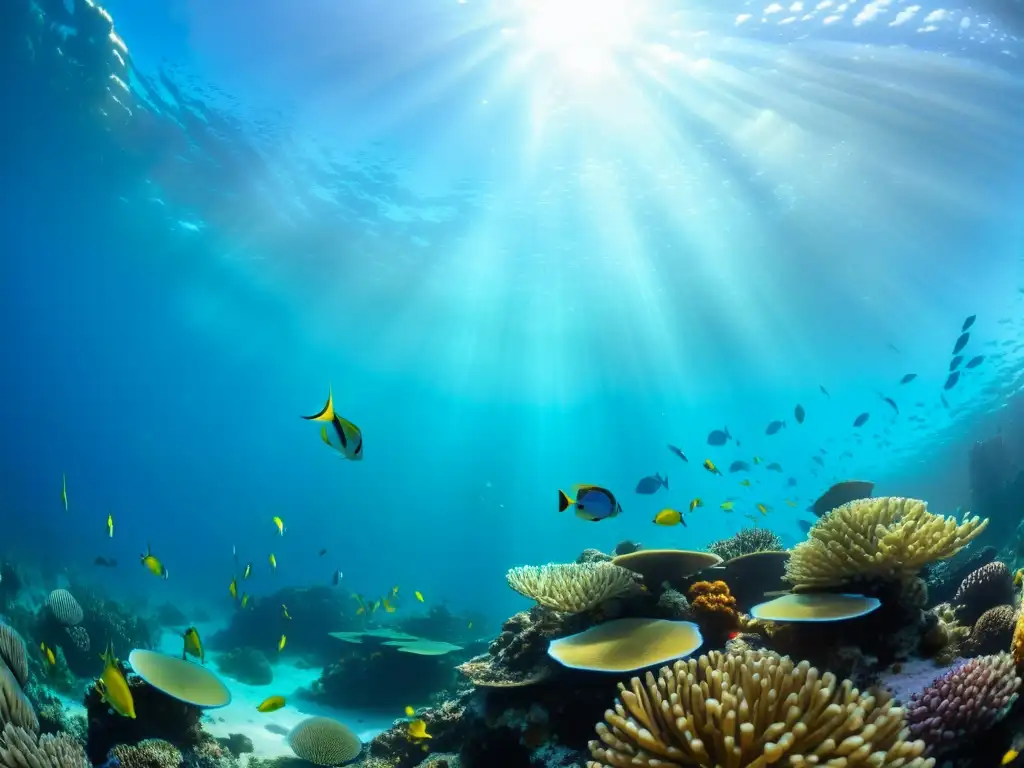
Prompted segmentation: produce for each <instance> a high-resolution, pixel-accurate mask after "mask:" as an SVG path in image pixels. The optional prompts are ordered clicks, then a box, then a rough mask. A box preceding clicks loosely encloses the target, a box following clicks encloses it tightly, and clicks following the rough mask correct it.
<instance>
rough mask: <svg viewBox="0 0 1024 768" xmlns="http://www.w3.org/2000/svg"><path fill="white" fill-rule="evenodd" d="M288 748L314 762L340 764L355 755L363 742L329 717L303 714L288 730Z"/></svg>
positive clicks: (353, 757) (318, 763)
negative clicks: (303, 718)
mask: <svg viewBox="0 0 1024 768" xmlns="http://www.w3.org/2000/svg"><path fill="white" fill-rule="evenodd" d="M288 746H290V747H291V748H292V751H293V752H294V753H295V754H296V755H298V756H299V757H301V758H302V759H303V760H306V761H308V762H310V763H313V764H314V765H324V766H328V765H341V764H342V763H347V762H348V761H349V760H353V759H355V758H356V757H358V756H359V753H360V752H361V751H362V748H363V744H362V742H361V741H359V737H358V736H356V734H354V733H353V732H352V731H351V730H349V729H348V728H347V727H346V726H344V725H342V724H341V723H339V722H338V721H337V720H332V719H331V718H329V717H307V718H306V719H305V720H303V721H302V722H301V723H299V724H298V725H296V726H295V727H294V728H292V731H291V733H289V734H288Z"/></svg>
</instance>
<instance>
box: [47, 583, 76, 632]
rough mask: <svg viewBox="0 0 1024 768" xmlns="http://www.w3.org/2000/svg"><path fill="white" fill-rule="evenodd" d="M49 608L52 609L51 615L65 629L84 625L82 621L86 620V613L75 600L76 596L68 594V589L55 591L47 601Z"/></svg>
mask: <svg viewBox="0 0 1024 768" xmlns="http://www.w3.org/2000/svg"><path fill="white" fill-rule="evenodd" d="M46 604H47V606H49V608H50V613H52V614H53V617H54V618H55V619H56V620H57V621H58V623H60V624H63V625H64V626H65V627H73V626H75V625H77V624H81V623H82V619H84V618H85V612H84V611H83V610H82V606H80V605H79V604H78V601H77V600H75V596H74V595H72V594H71V593H70V592H68V591H67V590H66V589H55V590H53V592H51V593H50V597H49V598H48V599H47V601H46Z"/></svg>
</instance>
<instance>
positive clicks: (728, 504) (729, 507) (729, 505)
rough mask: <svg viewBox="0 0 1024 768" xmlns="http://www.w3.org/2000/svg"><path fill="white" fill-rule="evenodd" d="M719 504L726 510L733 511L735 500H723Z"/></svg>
mask: <svg viewBox="0 0 1024 768" xmlns="http://www.w3.org/2000/svg"><path fill="white" fill-rule="evenodd" d="M718 506H719V507H721V508H722V509H723V510H725V511H726V512H732V508H733V506H735V502H733V501H723V502H722V503H721V504H719V505H718Z"/></svg>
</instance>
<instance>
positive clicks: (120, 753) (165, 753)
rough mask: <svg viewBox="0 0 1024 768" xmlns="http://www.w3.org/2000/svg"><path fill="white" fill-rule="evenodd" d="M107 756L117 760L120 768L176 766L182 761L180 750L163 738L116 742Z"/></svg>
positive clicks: (175, 767)
mask: <svg viewBox="0 0 1024 768" xmlns="http://www.w3.org/2000/svg"><path fill="white" fill-rule="evenodd" d="M109 758H113V759H115V760H117V762H118V764H119V765H120V768H178V766H179V765H181V761H182V756H181V750H180V749H178V748H177V747H176V746H174V745H173V744H171V743H169V742H166V741H164V740H163V739H144V740H143V741H140V742H139V743H138V744H118V745H117V746H115V747H114V748H113V749H111V750H110V755H109ZM109 758H108V759H109Z"/></svg>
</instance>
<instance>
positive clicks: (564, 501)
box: [558, 490, 573, 512]
mask: <svg viewBox="0 0 1024 768" xmlns="http://www.w3.org/2000/svg"><path fill="white" fill-rule="evenodd" d="M572 504H573V501H572V499H570V498H569V497H568V496H566V495H565V491H562V490H559V491H558V511H559V512H565V510H567V509H568V508H569V507H571V506H572Z"/></svg>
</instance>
